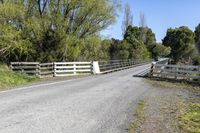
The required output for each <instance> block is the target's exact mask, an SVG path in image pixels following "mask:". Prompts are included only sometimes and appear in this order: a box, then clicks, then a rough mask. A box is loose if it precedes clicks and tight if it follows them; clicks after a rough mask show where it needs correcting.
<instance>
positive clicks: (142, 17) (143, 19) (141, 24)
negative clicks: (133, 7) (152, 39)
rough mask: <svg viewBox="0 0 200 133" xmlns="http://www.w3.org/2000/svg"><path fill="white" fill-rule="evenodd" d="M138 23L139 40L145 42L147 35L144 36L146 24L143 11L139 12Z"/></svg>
mask: <svg viewBox="0 0 200 133" xmlns="http://www.w3.org/2000/svg"><path fill="white" fill-rule="evenodd" d="M139 25H140V27H141V34H140V40H142V41H143V42H145V41H146V39H147V36H146V32H147V24H146V16H145V14H144V13H143V12H140V23H139Z"/></svg>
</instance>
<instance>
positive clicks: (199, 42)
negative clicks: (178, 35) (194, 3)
mask: <svg viewBox="0 0 200 133" xmlns="http://www.w3.org/2000/svg"><path fill="white" fill-rule="evenodd" d="M195 43H196V46H197V48H198V50H199V52H200V24H199V25H198V26H197V27H196V28H195Z"/></svg>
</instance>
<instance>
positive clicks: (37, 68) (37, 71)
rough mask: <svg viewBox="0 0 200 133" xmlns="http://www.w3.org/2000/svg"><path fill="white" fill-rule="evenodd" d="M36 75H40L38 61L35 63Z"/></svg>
mask: <svg viewBox="0 0 200 133" xmlns="http://www.w3.org/2000/svg"><path fill="white" fill-rule="evenodd" d="M36 76H38V77H40V76H41V75H40V63H39V62H38V63H37V64H36Z"/></svg>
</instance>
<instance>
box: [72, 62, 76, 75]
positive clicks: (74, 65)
mask: <svg viewBox="0 0 200 133" xmlns="http://www.w3.org/2000/svg"><path fill="white" fill-rule="evenodd" d="M73 67H74V75H76V74H77V72H76V64H73Z"/></svg>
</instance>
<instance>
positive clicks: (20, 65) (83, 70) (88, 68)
mask: <svg viewBox="0 0 200 133" xmlns="http://www.w3.org/2000/svg"><path fill="white" fill-rule="evenodd" d="M150 62H151V61H150V60H114V61H113V60H112V61H104V62H53V63H39V62H11V65H10V67H11V68H12V70H13V71H17V72H21V73H24V74H28V75H36V76H39V77H41V78H42V77H53V76H54V77H60V76H74V75H90V74H101V73H107V72H113V71H119V70H123V69H128V68H131V67H135V66H138V65H143V64H147V63H150Z"/></svg>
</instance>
